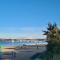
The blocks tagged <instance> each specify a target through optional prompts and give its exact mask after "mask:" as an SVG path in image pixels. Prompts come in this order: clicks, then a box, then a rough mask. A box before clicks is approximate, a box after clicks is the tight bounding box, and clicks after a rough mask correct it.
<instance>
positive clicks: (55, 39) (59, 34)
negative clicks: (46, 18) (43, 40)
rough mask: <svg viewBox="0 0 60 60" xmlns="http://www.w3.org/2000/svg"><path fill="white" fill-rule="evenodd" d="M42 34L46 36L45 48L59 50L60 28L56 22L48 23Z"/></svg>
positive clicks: (53, 50)
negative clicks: (46, 43)
mask: <svg viewBox="0 0 60 60" xmlns="http://www.w3.org/2000/svg"><path fill="white" fill-rule="evenodd" d="M44 35H46V36H47V41H48V45H47V50H48V51H51V52H59V51H60V29H59V28H58V27H57V24H56V23H54V24H51V23H49V24H48V28H47V31H44Z"/></svg>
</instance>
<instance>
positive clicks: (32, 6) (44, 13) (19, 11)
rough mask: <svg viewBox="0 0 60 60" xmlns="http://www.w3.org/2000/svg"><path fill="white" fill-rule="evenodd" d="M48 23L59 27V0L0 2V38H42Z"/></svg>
mask: <svg viewBox="0 0 60 60" xmlns="http://www.w3.org/2000/svg"><path fill="white" fill-rule="evenodd" d="M50 22H51V23H55V22H56V23H57V25H58V26H60V0H0V38H7V37H9V38H32V37H34V38H43V37H42V36H41V34H43V32H42V31H43V30H45V29H46V28H47V24H48V23H50Z"/></svg>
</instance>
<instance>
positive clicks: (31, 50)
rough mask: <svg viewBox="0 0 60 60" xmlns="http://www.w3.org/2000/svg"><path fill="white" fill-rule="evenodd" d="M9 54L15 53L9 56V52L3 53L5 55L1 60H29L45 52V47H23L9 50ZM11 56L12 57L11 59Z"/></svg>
mask: <svg viewBox="0 0 60 60" xmlns="http://www.w3.org/2000/svg"><path fill="white" fill-rule="evenodd" d="M9 50H10V51H11V52H12V51H13V52H16V53H15V55H14V56H13V55H11V54H10V55H9V53H8V52H9V51H8V52H5V54H6V55H3V57H4V58H3V59H2V60H31V59H30V58H31V57H32V56H33V55H34V54H36V53H38V52H43V51H45V50H46V47H45V46H38V47H37V46H23V47H16V49H14V50H13V49H9ZM12 56H13V57H12Z"/></svg>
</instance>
